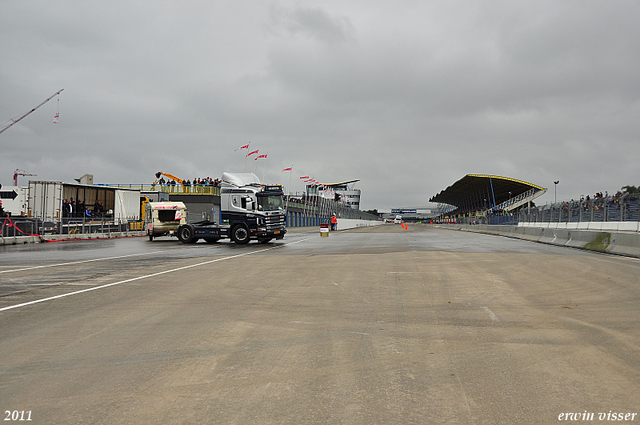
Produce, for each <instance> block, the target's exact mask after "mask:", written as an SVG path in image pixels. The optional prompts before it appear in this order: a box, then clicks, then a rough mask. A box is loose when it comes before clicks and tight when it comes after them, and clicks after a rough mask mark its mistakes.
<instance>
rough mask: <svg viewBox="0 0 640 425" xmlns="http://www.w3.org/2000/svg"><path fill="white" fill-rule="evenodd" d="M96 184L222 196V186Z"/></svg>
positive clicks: (172, 192) (174, 193) (147, 190)
mask: <svg viewBox="0 0 640 425" xmlns="http://www.w3.org/2000/svg"><path fill="white" fill-rule="evenodd" d="M96 186H106V187H117V188H119V189H137V190H139V191H141V192H162V193H168V194H170V195H178V194H180V195H185V194H186V195H214V196H220V187H218V186H211V185H197V184H192V185H184V186H183V185H181V184H175V185H173V184H97V185H96Z"/></svg>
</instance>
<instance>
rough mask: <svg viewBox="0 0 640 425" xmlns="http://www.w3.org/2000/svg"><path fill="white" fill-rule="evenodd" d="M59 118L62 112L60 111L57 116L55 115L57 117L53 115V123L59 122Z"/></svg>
mask: <svg viewBox="0 0 640 425" xmlns="http://www.w3.org/2000/svg"><path fill="white" fill-rule="evenodd" d="M58 118H60V114H59V113H56V116H55V117H53V123H54V124H58Z"/></svg>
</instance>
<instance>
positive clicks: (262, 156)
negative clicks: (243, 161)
mask: <svg viewBox="0 0 640 425" xmlns="http://www.w3.org/2000/svg"><path fill="white" fill-rule="evenodd" d="M256 152H258V151H256ZM266 157H267V154H266V153H265V154H262V155H258V156H256V157H255V160H256V161H257V160H258V159H260V158H266Z"/></svg>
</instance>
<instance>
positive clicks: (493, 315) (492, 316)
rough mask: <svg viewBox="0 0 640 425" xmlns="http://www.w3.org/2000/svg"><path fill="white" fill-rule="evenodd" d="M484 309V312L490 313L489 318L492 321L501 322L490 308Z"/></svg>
mask: <svg viewBox="0 0 640 425" xmlns="http://www.w3.org/2000/svg"><path fill="white" fill-rule="evenodd" d="M482 309H483V310H484V311H486V312H487V313H489V317H490V318H491V320H493V321H494V322H499V321H500V319H498V316H496V315H495V314H494V313H493V311H491V310H489V307H482Z"/></svg>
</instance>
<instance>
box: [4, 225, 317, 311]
mask: <svg viewBox="0 0 640 425" xmlns="http://www.w3.org/2000/svg"><path fill="white" fill-rule="evenodd" d="M309 239H311V238H306V239H302V240H299V241H296V242H290V243H287V244H283V245H278V246H273V247H271V248H265V249H260V250H257V251H251V252H244V253H242V254H236V255H231V256H229V257H223V258H216V259H215V260H209V261H204V262H202V263H197V264H192V265H190V266H183V267H178V268H177V269H170V270H164V271H161V272H157V273H152V274H148V275H145V276H138V277H134V278H131V279H126V280H121V281H119V282H113V283H108V284H106V285H100V286H94V287H93V288H87V289H82V290H80V291H74V292H69V293H66V294H60V295H56V296H54V297H48V298H42V299H39V300H34V301H29V302H26V303H21V304H16V305H11V306H8V307H3V308H0V312H3V311H7V310H12V309H15V308H19V307H26V306H28V305H33V304H38V303H43V302H45V301H53V300H57V299H59V298H64V297H70V296H72V295H78V294H83V293H85V292H90V291H96V290H98V289H104V288H109V287H110V286H116V285H121V284H123V283H128V282H135V281H136V280H142V279H146V278H149V277H155V276H160V275H163V274H167V273H173V272H177V271H180V270H186V269H192V268H194V267H199V266H205V265H207V264H212V263H217V262H220V261H225V260H231V259H234V258H240V257H246V256H247V255H253V254H258V253H260V252H265V251H271V250H272V249H278V248H283V247H285V246H287V245H295V244H297V243H300V242H304V241H306V240H309Z"/></svg>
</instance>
